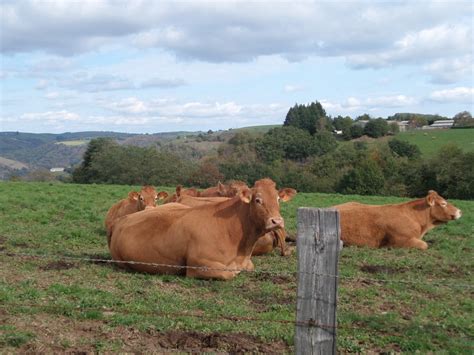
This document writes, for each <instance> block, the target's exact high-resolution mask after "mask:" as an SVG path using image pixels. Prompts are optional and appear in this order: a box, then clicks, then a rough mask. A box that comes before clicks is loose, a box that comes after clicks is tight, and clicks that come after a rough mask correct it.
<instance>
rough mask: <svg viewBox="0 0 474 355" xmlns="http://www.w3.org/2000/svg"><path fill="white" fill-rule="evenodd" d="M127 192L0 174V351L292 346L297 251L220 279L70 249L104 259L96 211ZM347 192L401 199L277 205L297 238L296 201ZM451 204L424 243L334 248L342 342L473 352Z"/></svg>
mask: <svg viewBox="0 0 474 355" xmlns="http://www.w3.org/2000/svg"><path fill="white" fill-rule="evenodd" d="M132 188H135V189H136V188H137V187H130V186H117V185H73V184H60V183H49V184H48V183H13V182H8V183H7V182H3V183H0V259H1V262H0V265H1V267H0V301H1V302H0V315H1V316H0V318H1V319H2V322H1V325H0V349H1V350H2V352H5V353H8V352H27V351H30V352H48V353H50V352H65V351H81V352H82V351H91V352H92V351H97V352H98V351H100V352H106V351H107V352H112V351H113V352H116V351H133V352H145V351H147V352H152V351H155V352H156V351H178V350H180V351H212V352H217V351H219V352H222V351H237V352H278V353H281V352H292V351H294V344H293V337H294V328H295V327H294V324H292V321H294V320H295V308H296V306H295V305H296V287H297V279H296V277H295V272H296V271H297V270H296V255H292V256H291V257H286V258H285V257H281V256H279V255H278V253H277V252H274V253H272V254H270V255H267V256H262V257H254V258H253V260H254V263H255V266H256V270H257V272H254V273H244V274H241V275H239V276H238V277H236V278H235V279H234V280H232V281H228V282H221V281H207V280H194V279H186V278H184V277H178V276H159V275H147V274H140V273H135V272H127V271H123V270H121V269H118V268H117V267H116V266H114V265H112V264H110V263H104V262H99V261H96V262H90V261H81V260H79V259H77V258H84V259H103V260H109V259H110V255H109V252H108V249H107V243H106V237H105V229H104V226H103V221H104V217H105V214H106V212H107V209H108V208H109V207H110V206H111V205H112V204H113V203H115V202H116V201H117V200H119V199H121V198H124V197H125V196H126V194H127V193H128V192H129V191H130V190H131V189H132ZM157 190H158V189H157ZM165 190H166V191H168V192H172V191H173V190H174V189H173V188H171V187H170V188H165ZM351 200H355V201H360V202H365V203H373V204H384V203H395V202H401V201H405V200H406V199H401V198H395V197H377V196H374V197H367V196H364V197H362V196H350V195H336V194H332V195H329V194H314V193H307V194H298V195H297V196H296V197H295V198H294V199H293V200H292V201H290V202H288V203H287V204H282V215H283V216H284V217H285V221H286V225H287V229H288V231H289V233H290V234H292V235H294V234H295V233H296V210H297V208H298V207H300V206H312V207H328V206H331V205H334V204H338V203H342V202H346V201H351ZM451 202H453V203H454V204H455V205H456V206H457V207H459V208H461V209H462V210H463V217H462V218H461V219H460V220H458V221H453V222H451V223H449V224H447V225H445V226H441V227H438V228H437V229H435V230H433V231H431V232H430V233H428V235H427V236H426V237H425V240H426V241H427V242H428V244H429V246H430V248H429V249H428V250H427V251H425V252H422V251H419V250H406V249H380V250H372V249H367V248H344V249H343V250H342V252H341V256H340V265H339V270H340V271H339V272H340V276H341V278H340V280H339V301H338V327H339V328H338V350H339V351H341V352H368V351H374V352H392V351H406V352H415V351H421V352H440V351H442V352H449V353H470V352H472V349H473V346H474V330H473V324H474V322H473V314H474V312H473V306H474V301H473V297H472V296H473V291H474V289H473V287H472V286H473V284H474V283H473V275H472V270H473V258H472V254H473V247H474V238H473V234H474V230H473V226H474V202H471V201H457V200H453V201H451ZM33 254H36V255H50V256H58V255H61V256H70V257H73V258H71V259H67V258H54V257H52V258H37V257H32V256H29V255H33ZM265 271H268V272H265ZM246 317H247V319H245V318H246ZM255 319H260V321H256V320H255Z"/></svg>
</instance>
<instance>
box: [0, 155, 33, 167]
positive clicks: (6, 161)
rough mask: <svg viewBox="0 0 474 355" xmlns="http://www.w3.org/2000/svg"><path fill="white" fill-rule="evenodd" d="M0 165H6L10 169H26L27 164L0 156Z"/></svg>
mask: <svg viewBox="0 0 474 355" xmlns="http://www.w3.org/2000/svg"><path fill="white" fill-rule="evenodd" d="M0 165H4V166H7V167H9V168H11V169H23V168H25V169H28V165H26V164H23V163H21V162H19V161H16V160H12V159H7V158H3V157H0Z"/></svg>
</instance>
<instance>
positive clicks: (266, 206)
mask: <svg viewBox="0 0 474 355" xmlns="http://www.w3.org/2000/svg"><path fill="white" fill-rule="evenodd" d="M295 194H296V190H294V189H290V188H284V189H280V190H277V189H276V184H275V183H274V182H273V181H272V180H271V179H261V180H258V181H256V182H255V185H254V186H253V187H252V188H251V189H249V188H243V189H242V190H241V191H240V193H239V196H240V199H241V200H242V201H243V202H244V203H248V204H250V214H251V218H252V219H253V220H254V222H255V223H256V224H257V227H258V228H259V229H261V230H262V231H264V232H270V231H272V230H275V229H277V228H284V227H285V222H284V221H283V218H282V216H281V214H280V201H289V200H291V199H292V198H293V196H294V195H295Z"/></svg>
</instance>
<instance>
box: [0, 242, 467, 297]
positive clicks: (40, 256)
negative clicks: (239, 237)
mask: <svg viewBox="0 0 474 355" xmlns="http://www.w3.org/2000/svg"><path fill="white" fill-rule="evenodd" d="M0 255H6V256H9V257H30V258H37V259H50V260H51V259H56V260H69V261H78V262H92V263H104V264H125V265H127V264H128V265H143V266H150V267H156V268H169V269H181V270H186V269H192V270H202V271H227V272H236V273H241V272H242V273H249V274H264V275H265V274H267V275H276V276H288V277H289V276H293V277H295V276H297V275H298V274H310V275H315V276H321V277H328V278H336V279H342V280H352V281H358V282H372V283H379V282H383V283H402V284H410V285H421V284H423V285H430V286H439V287H456V288H466V289H472V288H474V285H472V284H459V283H453V282H450V281H451V280H447V279H438V280H435V281H429V280H399V279H382V278H369V277H361V276H345V275H332V274H322V273H316V272H311V271H289V272H288V271H287V272H285V271H272V270H248V269H235V268H211V267H207V266H190V265H173V264H163V263H150V262H143V261H133V260H129V261H125V260H113V259H102V258H89V257H87V258H86V257H80V256H68V255H53V254H30V253H14V252H9V251H6V250H1V251H0Z"/></svg>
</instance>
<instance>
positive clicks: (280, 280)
mask: <svg viewBox="0 0 474 355" xmlns="http://www.w3.org/2000/svg"><path fill="white" fill-rule="evenodd" d="M256 279H257V280H261V281H271V282H273V283H274V284H278V285H280V284H288V283H291V282H293V283H294V282H295V280H296V279H295V277H292V276H290V275H272V274H270V273H268V274H266V273H261V274H257V275H256Z"/></svg>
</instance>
